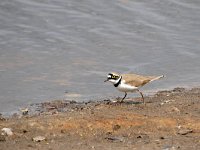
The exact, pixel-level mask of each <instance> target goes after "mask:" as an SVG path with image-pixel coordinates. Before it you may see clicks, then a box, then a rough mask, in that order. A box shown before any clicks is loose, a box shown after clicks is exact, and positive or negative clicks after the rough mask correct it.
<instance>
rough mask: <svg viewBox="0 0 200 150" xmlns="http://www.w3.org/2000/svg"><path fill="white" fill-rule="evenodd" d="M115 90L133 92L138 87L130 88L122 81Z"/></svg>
mask: <svg viewBox="0 0 200 150" xmlns="http://www.w3.org/2000/svg"><path fill="white" fill-rule="evenodd" d="M117 89H118V90H119V91H121V92H135V91H136V90H137V89H138V87H135V86H131V85H129V84H125V81H124V80H122V81H121V84H119V86H118V87H117Z"/></svg>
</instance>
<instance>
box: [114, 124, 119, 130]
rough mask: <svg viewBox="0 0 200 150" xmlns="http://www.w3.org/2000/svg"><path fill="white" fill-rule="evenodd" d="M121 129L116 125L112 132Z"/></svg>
mask: <svg viewBox="0 0 200 150" xmlns="http://www.w3.org/2000/svg"><path fill="white" fill-rule="evenodd" d="M120 128H121V126H120V125H118V124H116V125H114V126H113V130H114V131H116V130H119V129H120Z"/></svg>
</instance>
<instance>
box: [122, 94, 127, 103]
mask: <svg viewBox="0 0 200 150" xmlns="http://www.w3.org/2000/svg"><path fill="white" fill-rule="evenodd" d="M126 95H127V93H126V92H125V95H124V97H123V98H122V100H121V101H120V103H123V100H124V99H125V98H126Z"/></svg>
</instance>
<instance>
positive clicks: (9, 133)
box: [1, 128, 13, 136]
mask: <svg viewBox="0 0 200 150" xmlns="http://www.w3.org/2000/svg"><path fill="white" fill-rule="evenodd" d="M1 131H2V134H3V135H7V136H12V135H13V132H12V129H11V128H3V129H1Z"/></svg>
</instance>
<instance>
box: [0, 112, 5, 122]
mask: <svg viewBox="0 0 200 150" xmlns="http://www.w3.org/2000/svg"><path fill="white" fill-rule="evenodd" d="M4 120H6V119H5V118H3V116H2V114H1V113H0V121H4Z"/></svg>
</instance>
